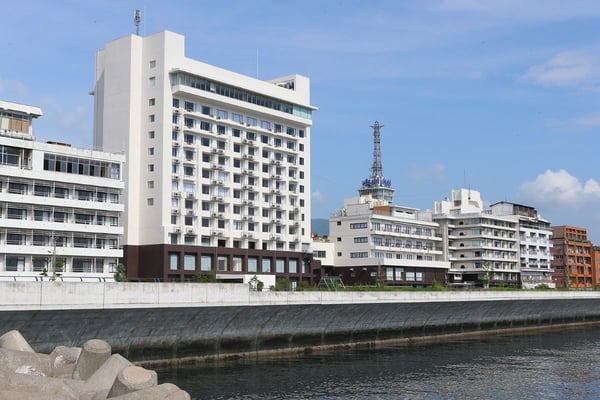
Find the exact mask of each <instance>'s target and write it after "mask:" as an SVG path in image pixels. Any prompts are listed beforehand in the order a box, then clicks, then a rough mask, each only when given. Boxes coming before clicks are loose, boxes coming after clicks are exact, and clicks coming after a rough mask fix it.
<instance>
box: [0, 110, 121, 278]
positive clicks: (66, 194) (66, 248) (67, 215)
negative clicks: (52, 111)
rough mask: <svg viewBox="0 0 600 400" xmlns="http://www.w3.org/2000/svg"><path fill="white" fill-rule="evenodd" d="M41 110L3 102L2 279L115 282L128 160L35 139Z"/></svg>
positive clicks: (0, 154) (0, 145)
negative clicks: (114, 274)
mask: <svg viewBox="0 0 600 400" xmlns="http://www.w3.org/2000/svg"><path fill="white" fill-rule="evenodd" d="M41 116H42V111H41V109H40V108H38V107H32V106H28V105H23V104H17V103H11V102H7V101H0V279H10V280H13V279H14V280H18V279H43V277H44V276H47V277H48V278H54V279H63V280H72V279H76V280H83V279H93V280H111V279H113V273H114V272H115V269H116V266H117V263H118V260H119V258H121V257H122V255H123V250H122V248H121V238H122V235H123V224H122V222H123V221H122V214H123V210H124V205H123V203H122V191H123V188H124V182H123V179H122V166H123V162H124V160H125V158H124V156H123V155H119V154H112V153H106V152H101V151H91V150H84V149H77V148H73V147H71V146H69V145H68V144H61V143H55V142H54V143H51V142H48V143H41V142H37V141H35V138H34V136H33V128H32V122H33V120H34V119H36V118H38V117H41Z"/></svg>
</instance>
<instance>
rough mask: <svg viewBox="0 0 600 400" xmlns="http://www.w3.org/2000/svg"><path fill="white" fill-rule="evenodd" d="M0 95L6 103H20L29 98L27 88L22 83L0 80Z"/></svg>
mask: <svg viewBox="0 0 600 400" xmlns="http://www.w3.org/2000/svg"><path fill="white" fill-rule="evenodd" d="M0 94H1V95H2V98H3V99H4V100H6V101H13V102H22V101H24V99H25V98H27V97H29V94H30V91H29V88H28V87H27V86H26V85H25V84H24V83H22V82H19V81H14V80H2V79H0Z"/></svg>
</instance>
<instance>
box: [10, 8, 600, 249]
mask: <svg viewBox="0 0 600 400" xmlns="http://www.w3.org/2000/svg"><path fill="white" fill-rule="evenodd" d="M135 9H140V10H142V13H143V15H142V18H143V21H142V26H141V29H140V33H142V34H150V33H153V32H157V31H161V30H164V29H168V30H172V31H174V32H178V33H180V34H183V35H184V36H186V52H187V56H188V57H191V58H194V59H198V60H201V61H203V62H206V63H210V64H214V65H216V66H219V67H222V68H226V69H230V70H233V71H236V72H240V73H244V74H247V75H250V76H255V77H256V76H258V77H259V78H260V79H265V80H266V79H270V78H274V77H279V76H284V75H288V74H291V73H299V74H302V75H306V76H308V77H310V78H311V97H312V103H313V104H314V105H315V106H317V107H319V111H318V112H316V113H314V114H313V115H314V117H313V120H314V126H313V129H312V146H313V153H312V159H313V170H312V178H313V181H312V182H313V187H312V191H313V194H312V196H313V217H314V218H328V217H329V215H330V214H331V213H332V212H333V211H334V210H336V209H337V208H339V207H341V206H342V204H343V199H344V198H345V197H352V196H356V195H357V190H358V188H359V186H360V182H361V180H362V179H363V178H365V177H367V176H368V175H369V168H370V167H371V162H372V130H371V128H370V125H372V124H373V122H374V121H375V120H378V121H380V123H381V124H383V125H384V128H383V129H382V157H383V166H384V175H385V176H386V178H388V179H391V180H392V185H393V187H394V188H395V189H396V193H395V197H394V202H395V203H396V204H401V205H406V206H411V207H416V208H420V209H428V208H432V207H433V203H434V201H436V200H441V199H443V198H444V197H446V196H449V195H450V191H451V190H452V189H454V188H460V187H467V186H468V187H471V188H472V189H475V190H479V191H480V192H481V193H482V198H483V199H484V201H485V202H486V203H487V204H489V203H495V202H497V201H502V200H505V201H512V202H518V203H522V204H526V205H530V206H533V207H536V208H537V209H538V211H539V212H540V213H541V214H542V216H544V217H545V218H547V219H549V220H550V221H551V222H552V223H553V224H554V225H564V224H567V225H576V226H581V227H585V228H587V229H588V233H589V236H590V238H591V240H592V241H594V243H596V244H600V207H599V206H600V184H599V183H598V182H599V181H600V168H599V166H600V159H599V158H598V154H599V153H600V136H599V133H598V132H599V129H600V2H598V1H569V2H565V1H554V0H545V1H533V0H532V1H525V0H521V1H516V0H502V1H500V0H498V1H478V0H446V1H443V0H431V1H427V0H425V1H423V0H420V1H399V0H395V1H394V0H392V1H378V0H373V1H369V2H367V1H352V0H347V1H342V0H330V1H324V0H322V1H312V0H306V1H303V2H291V1H277V2H276V1H263V0H255V1H226V0H224V1H219V2H208V1H207V2H200V1H187V0H179V1H177V2H167V1H149V0H146V1H127V0H124V1H123V0H121V1H116V0H114V1H113V0H102V1H99V0H98V1H94V0H91V1H80V0H78V1H60V0H57V1H27V0H24V1H21V2H15V1H12V2H7V3H5V4H3V6H2V14H3V16H4V18H3V22H2V24H0V35H1V37H2V38H3V46H2V47H3V57H2V61H1V62H0V98H1V99H4V100H8V101H15V102H23V103H26V104H31V105H36V106H40V107H42V109H43V111H44V114H45V115H44V117H42V118H40V119H39V120H38V121H36V125H35V128H34V129H35V134H36V136H37V137H38V139H39V140H60V141H68V142H70V143H72V144H73V145H77V146H83V147H89V146H91V143H92V108H93V99H92V97H91V96H90V95H89V92H90V90H91V89H92V87H93V79H94V57H95V51H96V50H98V49H100V48H103V47H104V43H106V42H107V41H109V40H112V39H115V38H118V37H121V36H124V35H127V34H130V33H133V32H134V31H135V26H134V24H133V12H134V10H135ZM257 55H258V56H257Z"/></svg>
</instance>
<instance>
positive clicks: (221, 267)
mask: <svg viewBox="0 0 600 400" xmlns="http://www.w3.org/2000/svg"><path fill="white" fill-rule="evenodd" d="M217 271H227V257H225V256H219V257H217Z"/></svg>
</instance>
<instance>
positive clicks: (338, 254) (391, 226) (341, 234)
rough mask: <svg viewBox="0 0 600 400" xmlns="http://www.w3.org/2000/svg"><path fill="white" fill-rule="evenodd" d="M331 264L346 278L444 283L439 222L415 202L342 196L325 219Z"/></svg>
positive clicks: (360, 281)
mask: <svg viewBox="0 0 600 400" xmlns="http://www.w3.org/2000/svg"><path fill="white" fill-rule="evenodd" d="M329 221H330V222H329V237H330V240H331V242H332V243H333V245H334V247H335V250H334V251H335V253H334V265H335V268H333V269H332V270H329V271H327V272H328V273H330V274H333V275H338V276H340V277H341V278H342V280H343V282H344V283H345V284H373V283H376V282H377V283H382V284H385V285H390V286H394V285H395V286H430V285H432V284H433V282H434V281H437V282H439V283H441V284H445V283H446V275H447V273H448V269H449V267H450V264H449V263H448V262H446V261H445V260H444V259H443V251H442V250H443V244H442V238H441V235H439V231H438V229H439V227H438V224H437V223H435V222H432V221H431V219H430V218H427V217H423V216H421V215H420V213H419V211H418V210H417V209H415V208H410V207H403V206H397V205H393V204H390V202H389V201H388V200H383V199H374V198H373V197H372V196H370V195H363V196H359V197H357V198H349V199H345V201H344V207H343V208H342V209H341V210H339V211H338V212H337V213H336V214H335V215H334V216H332V217H331V218H330V220H329Z"/></svg>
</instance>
